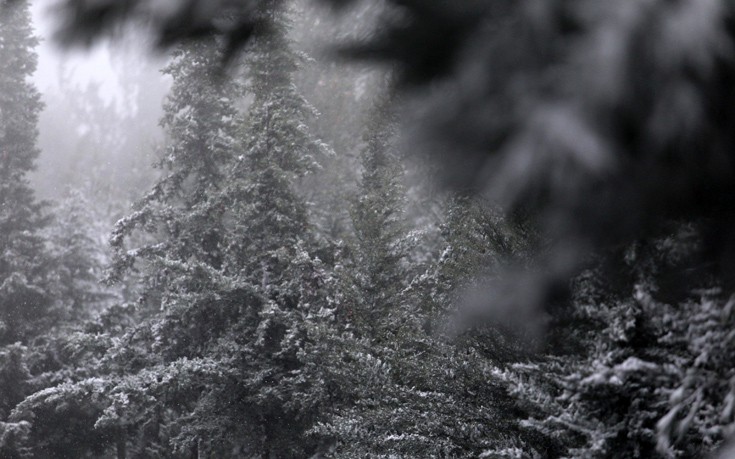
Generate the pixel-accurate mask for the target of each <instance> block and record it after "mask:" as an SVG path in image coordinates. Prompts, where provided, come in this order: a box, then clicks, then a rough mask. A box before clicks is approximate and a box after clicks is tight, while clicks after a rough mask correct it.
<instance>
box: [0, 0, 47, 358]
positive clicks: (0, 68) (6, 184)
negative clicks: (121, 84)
mask: <svg viewBox="0 0 735 459" xmlns="http://www.w3.org/2000/svg"><path fill="white" fill-rule="evenodd" d="M30 21H31V20H30V13H29V10H28V3H27V2H25V1H22V2H9V1H3V2H0V45H1V46H0V344H7V343H12V342H14V341H18V340H27V339H28V338H30V337H32V336H33V334H34V333H38V332H39V331H41V329H39V327H41V324H42V323H44V322H46V323H49V322H51V323H52V322H53V318H51V317H49V311H48V308H49V297H48V291H47V275H48V273H47V269H48V264H47V263H46V261H48V260H47V254H46V252H45V245H44V240H43V237H42V233H41V229H42V228H43V226H44V224H45V219H44V217H43V214H42V211H41V206H40V205H39V203H38V202H37V201H36V199H35V196H34V192H33V190H32V189H31V187H30V184H29V181H28V177H27V174H28V172H30V171H31V170H32V169H33V168H34V164H35V160H36V158H37V156H38V153H39V152H38V149H37V148H36V137H37V135H38V128H37V125H36V124H37V121H38V113H39V112H40V110H41V101H40V96H39V94H38V92H37V91H36V89H35V87H33V86H32V85H31V84H30V83H29V82H28V78H29V77H30V76H31V75H32V74H33V72H34V71H35V69H36V54H35V51H34V47H35V45H36V43H37V40H36V38H35V37H34V36H33V31H32V30H31V22H30Z"/></svg>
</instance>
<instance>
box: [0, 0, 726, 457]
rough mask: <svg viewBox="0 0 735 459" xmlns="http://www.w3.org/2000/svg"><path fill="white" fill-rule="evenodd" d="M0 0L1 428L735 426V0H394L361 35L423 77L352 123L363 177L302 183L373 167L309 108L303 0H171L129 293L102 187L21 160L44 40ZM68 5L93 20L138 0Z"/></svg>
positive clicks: (11, 448)
mask: <svg viewBox="0 0 735 459" xmlns="http://www.w3.org/2000/svg"><path fill="white" fill-rule="evenodd" d="M0 2H1V3H0V13H1V14H0V255H1V256H0V346H1V347H0V456H2V457H9V458H16V457H18V458H21V457H69V456H73V457H109V456H110V455H116V456H117V457H118V458H125V457H224V458H227V457H252V458H262V457H268V458H291V457H293V458H296V457H310V456H311V457H354V458H363V457H386V458H388V457H417V458H418V457H482V458H493V457H497V458H501V457H515V458H521V457H550V458H554V457H584V458H588V457H591V458H595V457H599V458H604V457H625V458H628V457H646V458H648V457H650V458H657V457H706V456H707V455H708V454H710V453H715V454H717V449H718V448H720V445H722V444H726V442H727V440H728V439H729V438H731V437H732V436H733V435H735V427H734V426H735V374H734V373H733V369H732V362H733V359H735V347H734V346H733V343H734V341H733V336H734V332H733V325H734V324H733V320H735V319H734V317H735V316H734V314H735V313H734V312H733V310H734V308H735V299H733V298H734V297H733V296H732V295H731V293H732V292H731V290H732V268H731V266H730V265H731V263H730V262H731V261H732V260H731V259H732V254H733V252H732V245H733V241H732V236H731V235H730V233H729V231H728V229H729V226H730V224H731V222H732V213H733V209H732V202H731V199H730V196H731V195H732V193H733V191H734V190H733V188H732V187H733V185H732V183H733V181H732V175H733V167H732V165H733V161H732V160H731V156H732V152H731V151H730V150H731V149H732V146H733V139H732V132H731V131H732V129H731V125H732V120H731V118H732V115H733V111H732V101H731V100H730V99H731V97H730V93H731V89H729V88H730V86H732V84H731V83H732V79H733V68H734V67H733V62H734V61H733V54H732V53H733V49H732V48H733V46H732V45H733V37H732V30H731V29H732V27H731V22H732V19H733V18H732V15H733V11H732V5H730V4H728V3H726V2H722V1H719V0H705V1H695V0H682V1H678V2H664V1H645V2H644V1H633V2H623V3H614V4H613V3H609V2H602V1H588V2H566V1H562V0H550V1H547V2H536V1H531V0H527V1H504V0H500V1H495V2H478V1H467V2H449V1H444V0H422V1H403V0H402V1H400V2H399V1H387V2H385V4H386V8H379V9H380V10H381V11H382V15H381V16H380V18H379V20H378V28H377V30H376V31H375V33H373V34H370V35H369V37H370V38H369V39H368V40H367V41H365V42H361V43H358V44H356V45H354V46H352V47H351V48H350V49H349V50H348V52H347V53H348V54H350V55H352V56H353V57H359V58H362V59H379V60H388V61H391V62H393V63H394V64H397V66H396V75H397V78H396V81H398V83H399V84H398V85H395V86H397V87H398V88H399V89H400V88H407V87H410V88H414V89H419V91H415V92H413V93H411V92H403V93H400V96H401V97H398V96H397V95H396V94H394V93H392V92H388V94H389V96H385V97H384V98H382V99H380V100H378V102H377V104H376V106H375V107H374V108H373V110H372V111H371V113H370V115H369V116H368V118H367V121H366V123H365V126H364V135H363V136H362V141H361V142H360V141H359V140H358V136H353V137H354V138H346V137H349V136H350V134H351V133H347V132H340V133H339V135H338V136H337V137H339V141H338V142H337V144H339V145H340V146H342V147H346V146H355V145H357V146H358V148H356V150H359V160H360V165H359V172H360V174H359V175H360V177H359V181H358V183H356V184H351V183H350V184H349V185H347V186H344V187H343V185H345V184H344V183H342V184H339V185H334V184H332V185H329V186H326V185H325V187H324V189H323V190H317V191H316V192H314V190H313V187H315V186H318V184H319V183H318V182H319V180H321V177H328V176H329V174H334V173H335V171H344V169H346V168H348V167H349V166H350V165H352V166H355V167H356V170H358V168H357V165H356V164H352V163H351V162H350V161H351V160H350V159H349V158H350V156H349V155H346V157H347V158H348V159H347V160H344V158H341V160H340V161H335V160H334V153H333V152H332V150H331V149H330V147H329V146H328V145H327V144H326V143H324V142H322V141H321V140H320V139H319V137H318V136H316V135H314V132H315V131H314V130H313V126H314V124H316V123H314V120H315V118H316V116H317V113H316V110H315V109H314V108H313V107H312V106H311V105H310V104H309V103H308V102H307V100H306V97H305V96H304V94H303V93H302V91H301V90H300V89H299V88H298V87H297V86H296V84H295V82H296V81H297V76H296V75H297V72H298V70H299V68H300V66H301V65H302V64H303V63H304V62H306V61H307V59H306V57H305V56H304V55H302V54H300V53H298V52H296V51H294V48H293V44H292V43H291V42H290V37H291V35H289V34H290V31H291V22H290V19H289V15H288V5H287V4H286V3H287V2H280V1H276V0H262V1H256V0H242V1H233V2H225V3H226V6H227V8H224V9H221V8H219V6H222V5H224V3H223V4H221V3H219V2H212V3H211V4H210V3H207V4H206V5H208V6H206V5H204V3H202V2H200V1H192V2H171V3H170V5H169V6H170V8H169V9H165V8H164V9H163V10H161V11H160V12H159V13H157V14H158V15H157V16H155V17H154V18H153V27H154V29H155V30H157V31H158V33H159V36H158V38H159V44H161V45H164V46H167V45H169V44H172V43H175V44H176V48H175V50H174V51H173V53H172V56H171V61H170V63H169V65H168V66H167V67H166V69H165V70H164V72H165V73H166V74H167V75H169V76H170V77H171V78H172V80H173V86H172V88H171V92H170V95H169V97H168V98H167V99H166V102H165V104H164V111H165V114H164V117H163V119H162V121H161V124H162V126H163V128H164V129H165V130H166V132H167V135H168V143H167V146H166V148H165V149H164V150H163V151H162V153H161V161H160V163H159V169H160V171H161V176H160V179H159V180H158V182H157V183H156V184H155V186H154V187H153V189H152V190H151V192H150V193H148V194H147V195H146V196H145V197H144V198H143V199H141V200H140V201H139V202H138V203H137V204H136V205H135V207H134V210H133V211H132V213H131V214H130V215H128V216H126V217H124V218H123V219H121V220H120V221H119V222H118V224H117V225H116V228H115V230H114V232H113V234H112V237H111V245H112V250H113V258H114V259H113V261H112V264H111V266H110V268H109V271H108V277H109V280H110V281H117V282H123V283H128V285H130V284H136V285H135V288H133V289H130V290H127V289H126V291H125V292H124V294H110V293H109V292H110V290H106V289H103V288H102V287H100V286H98V285H97V284H96V283H95V278H96V277H97V274H98V272H99V269H100V264H102V263H103V262H105V261H106V256H105V255H104V254H101V253H100V251H99V249H98V247H97V245H96V243H95V241H94V237H93V232H90V227H89V225H88V221H89V220H94V219H97V218H98V217H95V216H93V212H90V208H91V206H90V205H89V204H88V203H87V202H85V201H84V199H83V198H82V196H81V195H79V194H72V195H70V197H69V199H68V200H67V201H66V202H64V203H62V204H61V206H60V207H59V210H58V212H57V215H56V218H55V219H46V218H44V217H43V214H42V208H41V205H39V203H38V202H36V200H35V198H34V196H33V192H32V190H31V188H30V186H29V184H28V181H27V178H26V174H27V172H28V171H29V170H31V169H32V167H33V161H34V159H35V157H36V156H37V150H36V148H35V146H34V141H35V136H36V128H35V123H36V118H37V115H38V111H39V109H40V103H39V97H38V94H37V93H36V92H35V91H34V90H33V88H32V87H31V86H30V85H29V84H28V83H27V81H26V79H27V77H28V75H29V74H30V73H31V72H32V71H33V68H34V65H35V61H34V56H33V52H32V47H33V46H34V44H35V40H34V39H33V38H32V35H31V32H30V28H29V24H28V14H27V4H26V3H25V2H23V1H15V2H9V1H5V2H2V0H0ZM67 3H68V4H69V5H72V6H74V7H75V9H73V11H74V12H75V13H78V14H75V15H74V16H73V21H72V22H73V23H76V24H81V25H83V26H84V27H82V28H81V29H79V30H77V32H79V34H78V35H76V37H77V38H79V37H88V36H90V35H89V34H90V33H92V34H95V33H99V32H100V31H101V30H103V29H104V28H105V27H109V26H110V24H114V23H117V22H118V21H121V20H125V19H127V18H130V17H141V16H142V17H149V14H150V10H149V9H147V8H146V7H145V4H146V2H144V1H136V2H122V3H120V2H101V3H100V2H96V3H94V4H88V2H82V3H80V2H75V1H72V0H69V1H68V2H67ZM123 3H124V5H123ZM331 3H332V4H335V5H337V4H340V5H346V4H348V3H350V2H348V1H341V2H340V1H336V0H333V1H332V2H331ZM211 5H215V7H212V6H211ZM67 6H68V5H67ZM195 6H198V7H195ZM240 7H242V8H240ZM67 11H69V10H67ZM100 20H101V21H100ZM192 37H194V38H195V39H192V40H190V41H184V42H182V39H183V38H192ZM237 50H240V51H242V55H241V56H239V55H237V54H236V53H235V51H237ZM511 50H512V51H511ZM240 57H241V59H240ZM222 62H229V63H230V64H231V66H230V67H229V68H227V69H226V71H223V69H222V67H220V64H221V63H222ZM330 87H331V86H330ZM334 87H339V85H335V86H334ZM422 89H426V91H422ZM404 96H406V97H412V98H414V100H413V103H414V105H412V107H414V108H415V107H420V108H421V109H422V110H421V114H420V115H421V116H419V117H418V123H419V124H418V125H417V126H415V127H418V129H414V131H413V132H412V135H411V136H408V138H407V140H408V143H409V144H411V147H412V148H414V149H417V150H421V151H424V152H426V153H427V154H430V155H434V156H438V157H439V158H440V159H442V164H443V169H444V171H443V177H444V179H446V182H447V183H448V184H449V185H450V190H451V192H450V196H451V197H450V198H447V199H445V200H443V210H444V214H443V216H442V219H441V221H438V219H435V220H437V221H431V222H430V224H431V225H436V226H437V227H438V228H439V234H440V236H441V238H440V239H439V240H438V241H432V242H428V241H427V240H426V237H425V235H424V234H422V233H421V232H420V231H416V230H415V229H416V228H419V229H423V228H425V227H426V226H427V222H426V220H431V217H423V218H425V220H421V219H419V218H414V219H412V218H410V217H409V214H408V213H407V212H406V208H407V206H408V202H407V201H409V199H410V198H409V197H410V196H411V195H410V194H409V193H408V192H407V191H406V189H407V185H406V177H405V174H404V172H405V171H404V169H403V168H404V162H403V159H404V158H403V157H402V156H401V154H400V152H399V151H398V147H397V144H398V143H397V142H396V139H397V137H398V132H399V129H398V128H399V117H398V116H397V115H396V112H394V111H393V107H392V106H391V103H392V102H396V101H400V102H403V101H404V100H403V99H402V97H404ZM330 116H332V117H334V116H338V115H335V114H334V113H332V114H331V115H330ZM328 121H329V120H327V122H328ZM322 132H330V129H324V127H323V126H322ZM447 152H452V153H453V155H454V156H451V157H449V156H448V154H447ZM437 153H438V155H437ZM447 158H449V161H447ZM342 160H344V162H341V161H342ZM346 165H347V167H346ZM330 168H332V169H331V170H328V171H327V172H326V173H324V174H323V175H317V174H314V172H315V171H319V170H324V169H330ZM309 177H311V181H310V179H309ZM310 188H311V190H310ZM325 190H330V191H329V192H336V193H339V194H341V195H340V196H331V197H330V196H325V194H324V191H325ZM335 190H336V191H335ZM458 190H459V191H462V192H461V193H458V192H457V191H458ZM478 192H479V193H478ZM320 193H321V194H320ZM350 194H351V195H353V197H352V199H345V198H344V196H345V195H350ZM478 194H482V195H483V196H484V198H488V199H483V198H480V197H479V196H478ZM315 196H316V197H317V199H316V200H315V201H318V203H317V202H310V201H312V199H311V198H313V197H315ZM344 202H349V209H340V208H337V207H338V206H340V205H341V204H340V203H344ZM325 203H329V205H332V206H334V207H335V208H334V209H331V208H327V209H320V208H318V205H322V206H324V205H325ZM331 211H334V213H335V215H337V214H339V217H335V218H334V221H331V222H330V218H329V217H328V216H325V215H324V213H325V212H326V213H329V212H331ZM344 215H348V216H349V222H348V223H349V225H348V226H349V228H347V227H344V223H345V222H346V220H345V221H342V220H343V218H342V217H343V216H344ZM419 220H420V221H419ZM45 225H48V226H45ZM131 291H137V292H139V295H137V296H136V297H135V300H134V301H129V302H126V300H129V299H130V295H131ZM112 292H115V291H114V290H112ZM118 300H119V301H118ZM488 305H489V306H491V307H490V308H489V307H488ZM12 343H15V344H12ZM723 451H725V452H721V453H720V455H722V454H727V453H726V450H723Z"/></svg>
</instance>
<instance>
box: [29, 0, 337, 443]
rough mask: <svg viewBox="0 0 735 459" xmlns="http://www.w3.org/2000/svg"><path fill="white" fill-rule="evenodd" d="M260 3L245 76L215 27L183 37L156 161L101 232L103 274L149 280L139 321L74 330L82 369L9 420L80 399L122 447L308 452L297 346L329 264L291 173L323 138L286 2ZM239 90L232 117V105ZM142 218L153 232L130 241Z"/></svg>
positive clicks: (143, 227)
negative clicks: (315, 129)
mask: <svg viewBox="0 0 735 459" xmlns="http://www.w3.org/2000/svg"><path fill="white" fill-rule="evenodd" d="M260 14H262V15H263V18H264V22H267V23H269V24H270V26H269V27H264V28H263V29H262V30H258V37H257V38H255V39H254V40H253V41H252V49H250V50H249V53H248V56H249V58H248V61H247V63H248V67H247V69H246V70H247V74H246V77H245V80H244V84H242V85H241V84H240V83H238V82H237V80H235V79H233V78H230V76H228V75H224V76H223V75H221V74H219V73H218V67H217V66H216V65H215V63H216V62H217V60H218V59H221V51H220V50H221V49H222V48H221V45H220V44H219V43H217V42H216V40H205V41H202V42H198V43H194V44H192V45H191V46H182V47H181V48H180V49H179V50H178V51H177V52H176V53H175V56H174V58H173V60H172V63H171V65H170V66H169V67H168V68H167V72H169V73H170V74H171V75H172V77H173V79H174V85H173V88H172V92H171V95H170V96H169V98H168V101H167V104H166V114H165V116H164V119H163V125H164V127H166V128H167V130H168V131H169V134H170V137H171V141H170V145H169V147H168V148H167V150H166V152H165V154H164V157H163V160H162V166H163V170H164V172H165V174H164V176H163V177H162V179H161V180H160V181H159V183H158V184H157V185H156V186H155V187H154V189H153V191H152V192H151V193H150V194H149V195H148V196H147V197H146V198H145V199H144V200H142V201H141V202H140V204H139V205H138V209H137V210H136V212H135V213H133V214H132V215H130V216H129V217H126V218H124V219H123V220H121V221H120V222H119V223H118V225H117V228H116V231H115V233H114V234H113V238H112V244H113V247H114V248H115V250H116V260H115V263H114V264H113V267H112V269H111V271H110V277H111V278H112V279H120V278H122V277H123V276H124V275H126V272H130V271H131V270H139V271H140V272H141V274H142V277H143V279H144V281H145V287H144V295H143V297H142V298H141V302H140V304H139V306H138V308H137V311H138V312H136V313H134V317H137V319H136V321H137V322H138V323H137V324H134V325H133V326H132V327H131V329H129V330H127V331H125V332H124V333H123V334H122V336H120V337H115V336H114V334H113V333H105V335H104V336H102V337H98V338H96V340H97V343H95V342H94V340H95V338H94V336H92V335H90V334H89V333H86V334H83V335H82V336H80V342H79V343H77V345H78V346H80V349H79V352H80V353H82V354H86V355H87V356H88V358H90V359H91V361H90V363H92V364H93V367H92V369H91V372H92V374H91V375H90V374H89V373H87V375H84V374H79V375H78V376H77V377H76V379H75V380H74V381H73V382H71V383H65V384H60V385H58V386H55V387H51V388H48V389H45V390H43V391H41V392H38V393H37V394H34V395H33V396H32V397H29V398H28V399H27V400H26V402H24V403H23V404H22V406H21V407H19V409H18V410H17V411H16V418H17V419H27V418H32V413H34V412H44V411H45V410H49V409H55V410H57V411H58V410H60V409H62V408H61V407H62V406H65V404H66V403H68V401H70V400H75V399H77V400H78V399H79V398H80V397H81V398H82V399H83V400H84V406H86V407H88V413H90V414H91V415H93V416H96V422H95V423H94V429H95V430H96V431H98V432H99V433H100V435H103V438H105V439H106V440H105V441H106V442H107V443H106V445H107V446H106V447H108V448H109V447H113V448H115V449H116V450H117V454H118V457H124V456H125V455H127V454H128V452H131V453H132V454H137V455H188V454H200V455H214V456H217V457H232V456H234V457H240V456H243V455H245V456H259V455H263V456H266V455H271V456H277V457H284V456H285V457H301V456H303V455H305V454H311V452H313V451H314V448H315V445H314V444H312V442H310V441H308V440H307V439H306V438H305V437H304V436H303V433H304V431H305V430H306V429H307V428H308V426H309V425H310V424H311V423H312V422H313V417H314V415H315V412H316V408H317V405H318V403H319V402H320V398H319V391H318V390H315V393H314V394H313V393H312V392H313V391H312V390H310V389H309V388H310V387H311V386H312V385H313V382H311V381H307V380H305V379H304V377H303V375H302V374H301V371H300V367H301V366H302V364H301V362H300V355H299V351H300V350H301V348H302V347H303V342H304V340H305V339H306V331H305V329H304V327H303V325H302V323H303V322H304V318H305V316H306V315H307V314H309V312H310V310H311V309H313V308H315V307H320V303H321V302H323V301H324V294H323V293H322V292H323V287H324V284H325V283H326V278H327V277H328V276H327V275H326V273H325V271H324V268H323V267H322V266H321V264H320V262H319V260H318V259H316V258H314V257H312V256H311V255H309V253H308V250H309V245H310V236H309V234H308V231H309V223H308V218H307V207H306V205H305V203H304V202H303V201H302V200H301V199H300V198H299V196H298V195H297V194H296V192H295V189H294V182H295V181H297V180H298V178H299V177H301V176H302V175H303V174H305V173H307V172H308V171H309V170H310V169H311V168H313V167H314V166H315V164H316V162H315V159H316V157H317V156H318V155H324V154H327V153H328V148H327V147H326V146H325V145H324V144H323V143H321V142H319V141H318V140H316V139H315V138H314V137H313V136H312V135H311V134H310V133H309V130H308V127H307V124H306V122H307V119H308V117H309V116H311V114H312V111H311V109H310V107H309V105H308V104H307V103H306V102H305V100H304V99H303V98H302V97H301V96H300V95H299V93H298V91H297V90H296V88H295V86H294V85H293V82H292V78H291V75H292V73H293V71H294V70H295V68H296V65H297V60H298V57H299V56H297V55H296V54H295V53H293V52H292V51H291V49H290V46H289V43H288V39H287V35H286V32H287V20H286V16H285V14H286V13H285V12H283V11H282V10H280V8H278V7H277V6H274V5H270V4H267V5H264V6H263V7H262V9H261V10H260ZM237 71H238V70H237V69H235V70H234V72H237ZM246 94H249V95H252V100H251V101H250V102H249V107H248V109H247V111H248V113H247V116H246V117H245V120H244V122H243V116H242V115H241V114H240V113H239V112H238V110H237V109H236V108H235V107H236V104H238V103H241V102H242V101H243V100H244V96H245V95H246ZM245 100H246V99H245ZM139 231H142V232H146V233H149V234H151V236H152V237H153V238H154V240H153V241H152V242H151V243H150V244H145V245H142V246H139V247H132V248H131V247H128V244H130V242H131V241H132V240H133V239H132V236H134V235H135V234H136V232H139ZM90 325H93V324H90ZM93 328H94V327H93ZM90 339H92V342H90ZM105 346H106V348H105ZM95 348H97V349H99V348H102V349H103V350H102V355H99V351H98V350H97V351H95ZM82 394H85V395H82ZM93 446H94V445H90V448H92V447H93Z"/></svg>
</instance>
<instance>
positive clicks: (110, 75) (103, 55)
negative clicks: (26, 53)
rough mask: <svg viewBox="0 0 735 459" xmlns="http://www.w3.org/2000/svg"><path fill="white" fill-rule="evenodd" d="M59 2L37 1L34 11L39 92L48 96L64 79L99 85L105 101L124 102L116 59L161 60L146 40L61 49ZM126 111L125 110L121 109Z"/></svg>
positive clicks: (127, 40) (35, 1)
mask: <svg viewBox="0 0 735 459" xmlns="http://www.w3.org/2000/svg"><path fill="white" fill-rule="evenodd" d="M54 3H55V0H33V1H32V4H31V12H32V14H33V22H34V26H35V29H36V35H37V36H38V37H39V38H41V43H40V45H39V47H38V49H37V52H38V58H39V59H38V70H37V71H36V73H35V75H34V81H35V83H36V86H37V87H38V89H39V90H40V91H41V92H42V93H44V92H48V91H49V90H51V91H53V90H58V89H59V86H60V81H61V80H62V78H68V79H69V80H70V81H71V82H73V83H75V84H78V85H79V86H80V87H85V86H87V84H88V83H89V82H96V83H99V84H100V85H101V86H100V97H102V98H103V100H105V102H112V101H114V102H116V104H119V103H122V98H121V85H120V80H119V78H118V74H117V72H118V71H119V67H120V66H118V70H116V69H115V65H114V61H115V57H116V56H120V55H121V54H123V53H126V52H127V53H130V52H134V53H136V55H137V56H139V59H146V60H153V61H157V60H161V57H160V56H158V57H156V56H155V55H153V54H152V53H150V52H149V50H148V49H147V48H146V47H145V45H144V44H143V43H142V40H138V43H135V40H132V39H131V37H126V40H125V43H124V44H119V43H113V44H111V43H109V41H102V42H100V43H99V44H97V45H95V46H94V47H92V48H90V49H85V48H75V49H64V48H61V47H60V46H58V45H57V44H56V43H55V42H54V40H53V38H52V36H53V32H54V30H55V28H56V26H55V19H54V17H53V11H50V7H51V5H53V4H54ZM119 108H122V107H119Z"/></svg>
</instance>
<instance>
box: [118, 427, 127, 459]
mask: <svg viewBox="0 0 735 459" xmlns="http://www.w3.org/2000/svg"><path fill="white" fill-rule="evenodd" d="M126 447H127V444H126V442H125V429H123V428H122V427H120V428H119V429H118V432H117V459H125V456H127V451H126Z"/></svg>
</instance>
